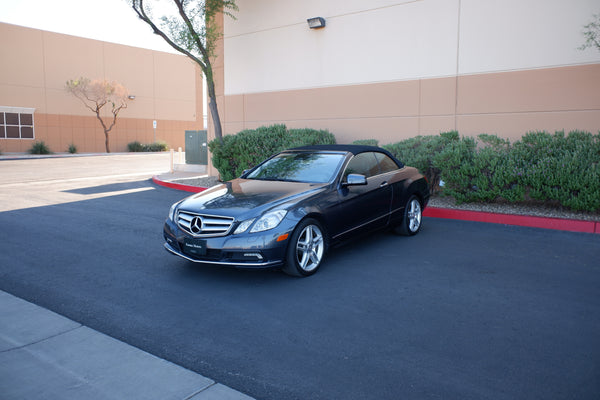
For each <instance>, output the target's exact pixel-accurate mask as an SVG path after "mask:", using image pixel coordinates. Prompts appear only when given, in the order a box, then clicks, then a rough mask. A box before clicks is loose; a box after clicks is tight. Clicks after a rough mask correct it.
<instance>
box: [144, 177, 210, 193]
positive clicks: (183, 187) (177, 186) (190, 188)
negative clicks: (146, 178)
mask: <svg viewBox="0 0 600 400" xmlns="http://www.w3.org/2000/svg"><path fill="white" fill-rule="evenodd" d="M152 182H154V183H156V184H157V185H160V186H164V187H168V188H169V189H177V190H184V191H186V192H192V193H200V192H202V191H204V190H206V188H205V187H200V186H191V185H184V184H182V183H173V182H166V181H161V180H160V179H158V177H156V176H153V177H152Z"/></svg>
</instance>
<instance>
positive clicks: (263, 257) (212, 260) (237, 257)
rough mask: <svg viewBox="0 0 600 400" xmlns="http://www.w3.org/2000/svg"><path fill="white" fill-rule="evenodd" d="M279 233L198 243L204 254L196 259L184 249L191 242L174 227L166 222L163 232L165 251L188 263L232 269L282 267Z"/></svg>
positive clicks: (282, 245) (283, 247)
mask: <svg viewBox="0 0 600 400" xmlns="http://www.w3.org/2000/svg"><path fill="white" fill-rule="evenodd" d="M280 234H281V231H280V230H278V231H277V233H276V232H271V231H268V233H267V232H265V233H262V234H241V235H227V236H221V237H209V238H205V239H201V241H202V245H203V246H205V251H203V252H202V254H201V255H199V254H198V253H197V252H195V251H194V250H193V249H190V248H189V247H187V246H186V245H185V243H186V240H189V239H192V238H191V237H190V236H189V235H188V234H187V233H185V232H183V231H182V230H181V229H179V228H178V227H177V226H176V225H175V224H174V223H170V221H167V222H166V223H165V226H164V229H163V236H164V239H165V242H166V243H165V244H164V247H165V249H166V250H167V251H168V252H169V253H171V254H174V255H176V256H179V257H181V258H184V259H186V260H188V261H192V262H195V263H202V264H212V265H222V266H229V267H235V268H247V269H266V268H277V267H281V266H283V264H284V263H285V254H286V250H287V240H285V241H279V242H278V241H277V236H278V235H280Z"/></svg>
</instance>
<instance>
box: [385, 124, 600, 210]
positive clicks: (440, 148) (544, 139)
mask: <svg viewBox="0 0 600 400" xmlns="http://www.w3.org/2000/svg"><path fill="white" fill-rule="evenodd" d="M383 147H385V148H387V149H388V150H389V151H390V152H392V153H393V154H394V155H396V156H397V157H398V158H399V159H400V160H402V161H403V162H405V163H406V164H408V165H412V166H415V167H417V168H418V169H419V170H420V171H422V172H423V173H424V174H425V175H426V176H427V178H428V180H429V182H430V183H431V185H432V187H433V188H434V190H439V182H440V179H442V180H443V181H444V182H445V185H444V187H443V193H444V194H448V195H450V196H453V197H454V198H455V199H456V201H457V202H459V203H460V202H474V201H484V202H491V201H502V200H504V201H509V202H523V201H532V200H534V201H540V202H550V203H553V204H555V205H562V206H564V207H568V208H571V209H574V210H586V211H600V133H599V134H597V135H592V134H591V133H589V132H581V131H572V132H570V133H569V134H568V135H565V134H564V132H556V133H555V134H553V135H552V134H550V133H547V132H530V133H527V134H526V135H525V136H523V138H522V139H521V140H519V141H517V142H515V143H513V144H511V143H510V142H509V141H508V140H506V139H502V138H499V137H497V136H494V135H479V136H478V137H477V139H475V138H471V137H462V138H461V137H459V134H458V132H455V131H453V132H447V133H442V134H440V135H439V136H417V137H415V138H411V139H407V140H404V141H402V142H399V143H394V144H391V145H386V146H383Z"/></svg>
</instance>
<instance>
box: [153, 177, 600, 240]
mask: <svg viewBox="0 0 600 400" xmlns="http://www.w3.org/2000/svg"><path fill="white" fill-rule="evenodd" d="M152 181H153V182H154V183H156V184H157V185H160V186H164V187H168V188H170V189H177V190H184V191H186V192H192V193H199V192H202V191H204V190H206V189H207V188H205V187H199V186H190V185H183V184H181V183H172V182H165V181H161V180H160V179H158V177H156V176H154V177H152ZM423 216H424V217H431V218H444V219H458V220H463V221H473V222H488V223H492V224H504V225H516V226H528V227H530V228H544V229H555V230H561V231H569V232H584V233H597V234H600V222H595V221H580V220H574V219H563V218H546V217H532V216H527V215H513V214H498V213H490V212H482V211H467V210H455V209H451V208H438V207H427V208H426V209H425V211H423Z"/></svg>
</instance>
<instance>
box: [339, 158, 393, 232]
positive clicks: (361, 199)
mask: <svg viewBox="0 0 600 400" xmlns="http://www.w3.org/2000/svg"><path fill="white" fill-rule="evenodd" d="M349 174H360V175H364V176H365V177H366V178H367V184H366V185H357V186H347V187H345V186H343V185H340V187H339V188H338V200H339V202H338V204H337V206H336V208H337V210H336V212H335V214H336V218H335V220H336V221H335V225H334V226H335V228H334V229H333V232H331V233H332V238H333V239H342V238H343V237H344V236H346V235H349V234H352V233H356V232H358V231H365V230H372V229H378V228H381V227H384V226H385V225H386V224H387V222H388V219H389V213H390V207H391V201H392V188H391V186H390V185H389V182H388V180H387V179H388V174H382V173H381V171H380V168H379V164H378V161H377V157H376V156H375V153H374V152H365V153H360V154H357V155H355V156H354V157H353V158H352V159H351V160H350V162H349V163H348V165H347V166H346V169H345V171H344V174H343V177H342V182H344V181H345V179H346V177H347V176H348V175H349Z"/></svg>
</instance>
